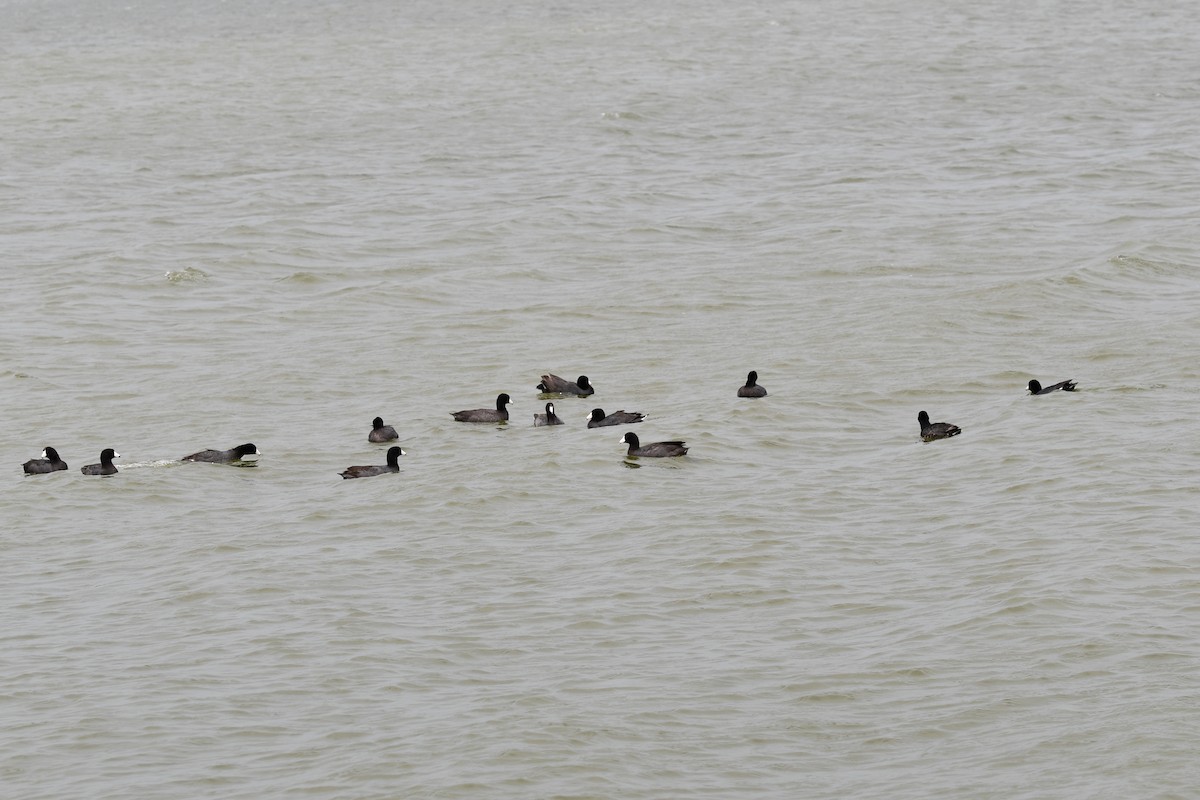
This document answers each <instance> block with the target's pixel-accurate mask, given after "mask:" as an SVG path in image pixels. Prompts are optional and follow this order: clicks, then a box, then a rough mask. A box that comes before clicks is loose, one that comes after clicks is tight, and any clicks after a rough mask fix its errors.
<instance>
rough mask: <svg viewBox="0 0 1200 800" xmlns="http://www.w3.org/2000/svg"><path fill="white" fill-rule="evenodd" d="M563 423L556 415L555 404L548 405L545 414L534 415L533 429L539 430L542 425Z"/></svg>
mask: <svg viewBox="0 0 1200 800" xmlns="http://www.w3.org/2000/svg"><path fill="white" fill-rule="evenodd" d="M562 424H563V421H562V420H561V419H559V418H558V415H557V414H555V413H554V403H546V413H545V414H534V415H533V427H535V428H538V427H541V426H542V425H562Z"/></svg>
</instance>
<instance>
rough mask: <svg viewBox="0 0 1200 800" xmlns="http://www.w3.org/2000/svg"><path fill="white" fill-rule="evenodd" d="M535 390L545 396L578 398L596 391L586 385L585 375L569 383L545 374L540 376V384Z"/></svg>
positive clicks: (589, 385) (563, 379)
mask: <svg viewBox="0 0 1200 800" xmlns="http://www.w3.org/2000/svg"><path fill="white" fill-rule="evenodd" d="M537 388H538V390H539V391H541V392H544V393H546V394H577V395H579V396H580V397H587V396H588V395H590V394H595V393H596V390H595V389H594V388H593V387H592V385H591V384H590V383H588V378H587V375H580V376H579V378H578V379H577V380H574V381H569V380H567V379H566V378H560V377H558V376H557V375H550V374H546V375H543V376H542V382H541V383H539V384H538V385H537Z"/></svg>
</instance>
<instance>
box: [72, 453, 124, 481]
mask: <svg viewBox="0 0 1200 800" xmlns="http://www.w3.org/2000/svg"><path fill="white" fill-rule="evenodd" d="M120 457H121V454H120V453H118V452H116V451H115V450H113V449H112V448H111V447H106V448H104V449H103V450H101V451H100V463H99V464H88V465H87V466H86V467H80V468H79V471H80V472H82V473H83V474H84V475H116V474H117V468H116V467H114V466H113V463H112V462H113V459H114V458H120Z"/></svg>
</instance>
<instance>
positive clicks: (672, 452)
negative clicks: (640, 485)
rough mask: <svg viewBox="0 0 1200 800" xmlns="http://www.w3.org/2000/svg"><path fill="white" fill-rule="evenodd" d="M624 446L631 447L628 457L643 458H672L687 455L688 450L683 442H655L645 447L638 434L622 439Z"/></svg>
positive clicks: (627, 435)
mask: <svg viewBox="0 0 1200 800" xmlns="http://www.w3.org/2000/svg"><path fill="white" fill-rule="evenodd" d="M621 442H622V443H623V444H627V445H629V450H628V451H627V452H626V455H630V456H642V457H645V458H669V457H671V456H682V455H684V454H686V453H687V451H688V449H687V447H686V446H685V445H684V443H683V442H653V443H652V444H648V445H645V446H643V445H642V444H641V443H640V442H639V441H638V435H637V434H636V433H627V434H625V435H624V436H622V437H621Z"/></svg>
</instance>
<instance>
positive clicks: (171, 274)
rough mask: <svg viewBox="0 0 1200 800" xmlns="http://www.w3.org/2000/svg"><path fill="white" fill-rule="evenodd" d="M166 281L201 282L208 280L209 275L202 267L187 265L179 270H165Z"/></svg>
mask: <svg viewBox="0 0 1200 800" xmlns="http://www.w3.org/2000/svg"><path fill="white" fill-rule="evenodd" d="M165 277H166V279H167V283H203V282H205V281H207V280H208V278H209V275H208V273H207V272H205V271H204V270H202V269H196V268H195V267H188V268H186V269H180V270H167V274H166V276H165Z"/></svg>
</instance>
